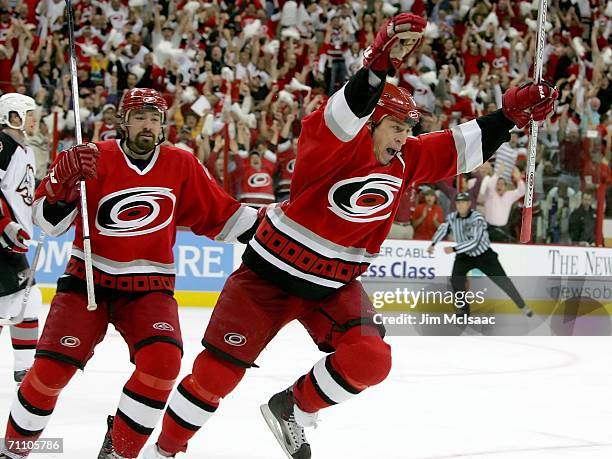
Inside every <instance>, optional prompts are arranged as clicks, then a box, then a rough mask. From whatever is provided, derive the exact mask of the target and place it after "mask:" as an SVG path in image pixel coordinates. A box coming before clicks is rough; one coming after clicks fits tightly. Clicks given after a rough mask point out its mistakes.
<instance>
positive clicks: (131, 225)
mask: <svg viewBox="0 0 612 459" xmlns="http://www.w3.org/2000/svg"><path fill="white" fill-rule="evenodd" d="M175 204H176V196H175V195H174V194H173V193H172V190H171V189H170V188H161V187H136V188H129V189H127V190H121V191H116V192H114V193H111V194H109V195H107V196H105V197H103V198H102V199H101V200H100V203H99V204H98V211H97V214H96V228H97V229H98V230H99V231H100V234H102V235H104V236H114V237H131V236H139V235H142V234H148V233H153V232H155V231H158V230H160V229H162V228H165V227H166V226H168V225H169V224H170V222H171V221H172V218H173V216H174V206H175Z"/></svg>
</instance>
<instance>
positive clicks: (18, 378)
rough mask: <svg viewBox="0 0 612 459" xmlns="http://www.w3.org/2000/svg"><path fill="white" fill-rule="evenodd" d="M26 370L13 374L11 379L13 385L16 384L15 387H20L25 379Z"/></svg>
mask: <svg viewBox="0 0 612 459" xmlns="http://www.w3.org/2000/svg"><path fill="white" fill-rule="evenodd" d="M27 373H28V370H19V371H15V372H13V378H14V379H15V383H17V387H19V386H21V383H22V382H23V380H24V379H25V377H26V374H27Z"/></svg>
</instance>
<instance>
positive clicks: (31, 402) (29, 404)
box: [5, 358, 76, 454]
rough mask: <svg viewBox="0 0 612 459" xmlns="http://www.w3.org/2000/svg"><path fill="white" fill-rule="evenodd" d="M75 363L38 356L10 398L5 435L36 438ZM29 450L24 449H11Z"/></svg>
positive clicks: (14, 437)
mask: <svg viewBox="0 0 612 459" xmlns="http://www.w3.org/2000/svg"><path fill="white" fill-rule="evenodd" d="M75 372H76V367H74V366H72V365H70V364H68V363H65V362H60V361H58V360H53V359H48V358H37V359H35V361H34V365H33V366H32V368H30V371H28V374H27V375H26V377H25V379H24V380H23V383H22V384H21V387H20V388H19V390H18V391H17V396H16V397H15V399H14V400H13V404H12V406H11V413H10V415H9V420H8V423H7V426H6V435H5V437H6V439H10V440H36V439H37V438H38V437H40V435H41V433H42V431H43V430H44V428H45V427H46V426H47V424H48V422H49V419H50V418H51V414H52V413H53V409H54V408H55V404H56V402H57V399H58V397H59V394H60V392H61V391H62V389H63V388H64V387H66V384H68V381H70V378H72V376H73V375H74V373H75ZM13 452H16V453H20V454H23V453H28V452H29V451H27V450H19V451H13Z"/></svg>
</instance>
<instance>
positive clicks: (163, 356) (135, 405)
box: [112, 342, 181, 457]
mask: <svg viewBox="0 0 612 459" xmlns="http://www.w3.org/2000/svg"><path fill="white" fill-rule="evenodd" d="M134 361H135V363H136V370H135V371H134V373H133V374H132V376H131V377H130V379H129V380H128V382H127V384H126V385H125V386H124V388H123V393H122V394H121V398H120V400H119V407H118V408H117V415H116V416H115V421H114V424H113V430H112V442H113V449H114V450H115V451H116V452H117V453H118V454H120V455H122V456H125V457H137V456H138V453H139V452H140V450H141V449H142V448H143V446H144V444H145V443H146V441H147V439H148V438H149V436H150V435H151V432H153V429H154V428H155V426H156V425H157V422H158V421H159V418H160V417H161V415H162V414H163V410H164V407H165V406H166V401H167V400H168V397H169V396H170V392H171V391H172V387H174V382H175V381H176V378H177V376H178V374H179V371H180V369H181V350H180V349H179V348H178V347H177V346H176V345H174V344H171V343H165V342H157V343H153V344H149V345H147V346H145V347H143V348H141V349H140V350H139V351H138V352H137V353H136V355H135V358H134Z"/></svg>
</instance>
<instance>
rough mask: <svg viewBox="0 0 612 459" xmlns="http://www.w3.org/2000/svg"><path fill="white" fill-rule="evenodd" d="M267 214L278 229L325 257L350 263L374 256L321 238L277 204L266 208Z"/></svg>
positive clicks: (369, 260)
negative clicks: (294, 219) (291, 217)
mask: <svg viewBox="0 0 612 459" xmlns="http://www.w3.org/2000/svg"><path fill="white" fill-rule="evenodd" d="M267 215H268V217H269V218H270V221H271V222H272V224H273V225H274V226H275V227H276V228H277V229H278V230H279V231H281V232H283V233H285V234H286V235H287V236H289V237H290V238H292V239H295V240H296V241H297V242H299V243H300V244H303V245H305V246H306V247H308V248H309V249H311V250H314V251H315V252H316V253H318V254H320V255H322V256H324V257H326V258H334V259H340V260H344V261H348V262H352V263H364V262H366V263H370V262H371V261H372V259H374V258H376V255H375V254H370V253H368V252H367V251H366V250H365V249H361V248H357V247H343V246H341V245H338V244H334V243H333V242H331V241H327V240H325V239H323V238H322V237H320V236H318V235H316V234H315V233H313V232H312V231H310V230H309V229H307V228H304V227H303V226H302V225H300V224H299V223H297V222H295V221H293V220H291V219H290V218H289V217H287V215H285V213H284V212H283V210H282V209H281V208H280V207H278V206H275V207H272V208H270V209H268V212H267Z"/></svg>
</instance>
